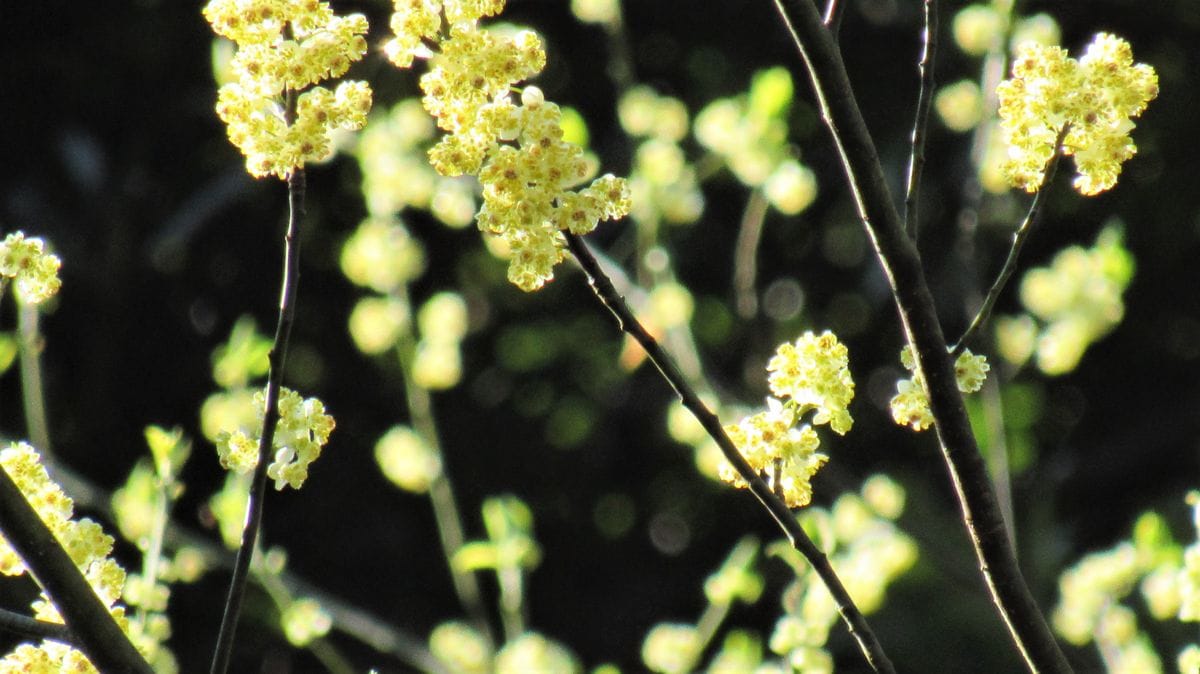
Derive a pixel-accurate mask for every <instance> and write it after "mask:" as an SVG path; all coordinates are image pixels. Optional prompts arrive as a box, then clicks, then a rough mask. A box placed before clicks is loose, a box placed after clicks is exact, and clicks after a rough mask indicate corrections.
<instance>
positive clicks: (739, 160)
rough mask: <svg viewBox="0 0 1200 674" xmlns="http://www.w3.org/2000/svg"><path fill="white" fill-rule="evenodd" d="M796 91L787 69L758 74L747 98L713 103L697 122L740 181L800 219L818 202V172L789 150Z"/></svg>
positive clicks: (699, 134) (706, 142)
mask: <svg viewBox="0 0 1200 674" xmlns="http://www.w3.org/2000/svg"><path fill="white" fill-rule="evenodd" d="M793 93H794V90H793V86H792V77H791V75H790V74H789V73H788V70H787V68H784V67H782V66H779V67H775V68H770V69H768V70H763V71H760V72H758V73H755V75H754V80H753V81H752V82H751V84H750V91H749V92H748V93H747V94H745V95H743V96H736V97H732V98H721V99H718V100H715V101H713V102H712V103H709V104H708V105H707V106H705V108H704V109H703V110H701V111H700V114H699V115H697V116H696V124H695V133H696V139H697V140H698V141H700V144H701V145H703V146H704V147H707V148H708V149H710V150H712V151H713V152H715V153H716V154H717V155H718V156H720V158H721V159H722V160H724V161H725V163H726V164H727V165H728V166H729V170H730V171H731V172H732V173H733V175H734V176H736V177H737V179H738V180H740V181H742V183H744V184H746V185H748V186H750V187H760V188H762V190H763V194H764V195H765V196H766V197H767V201H768V202H770V204H771V205H772V206H774V207H775V208H776V209H778V210H779V211H780V212H781V213H784V214H786V215H795V214H797V213H800V212H801V211H803V210H804V209H805V208H808V206H809V204H811V203H812V202H813V200H814V199H816V198H817V180H816V177H815V175H814V174H813V172H812V171H811V170H810V169H809V168H808V167H806V166H804V165H803V164H801V163H800V162H799V161H797V160H796V158H795V157H794V156H793V155H794V150H793V149H792V148H790V147H789V146H788V143H787V136H788V127H787V112H788V109H789V107H790V106H791V102H792V96H793Z"/></svg>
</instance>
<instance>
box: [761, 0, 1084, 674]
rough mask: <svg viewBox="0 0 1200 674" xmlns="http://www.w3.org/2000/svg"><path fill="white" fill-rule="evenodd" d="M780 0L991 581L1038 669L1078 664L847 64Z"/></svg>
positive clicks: (804, 5) (804, 17)
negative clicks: (968, 396)
mask: <svg viewBox="0 0 1200 674" xmlns="http://www.w3.org/2000/svg"><path fill="white" fill-rule="evenodd" d="M774 3H775V6H776V8H777V9H778V10H779V13H780V15H781V16H782V18H783V21H784V24H785V25H786V27H787V29H788V32H789V33H790V35H791V37H792V40H793V42H794V43H795V45H796V48H797V49H798V50H799V52H800V56H801V58H802V59H803V60H804V64H805V68H806V70H807V72H808V75H809V79H810V81H811V83H812V87H813V90H814V92H815V94H816V97H817V101H818V105H819V109H820V110H821V115H822V118H823V119H824V121H825V124H826V126H827V127H828V128H829V130H830V134H831V136H832V138H833V142H834V145H835V146H836V148H837V152H838V155H839V157H840V159H841V163H842V167H843V170H844V172H845V175H846V178H847V181H848V182H849V187H850V192H851V195H852V197H853V199H854V202H855V206H856V208H857V209H858V214H859V217H860V218H861V219H862V222H863V225H864V228H865V229H866V232H867V236H868V237H869V238H870V239H871V242H872V244H873V245H874V247H875V253H876V257H877V258H878V260H879V263H880V266H881V267H882V269H883V272H884V274H885V275H886V276H887V279H888V283H889V284H890V286H891V289H892V295H893V297H894V299H895V303H896V308H897V310H898V311H899V314H900V321H901V324H902V325H903V327H904V332H905V335H906V337H907V339H908V342H909V344H911V345H912V347H913V353H914V356H915V359H916V364H917V372H918V373H919V374H921V376H922V377H924V379H925V383H926V386H927V387H928V389H929V401H930V410H931V412H932V413H933V417H934V420H935V424H934V427H935V429H936V431H937V436H938V442H939V444H940V445H941V448H942V454H943V456H944V458H945V461H946V469H947V471H948V472H949V475H950V479H951V481H952V482H953V484H954V488H955V491H956V495H957V497H958V501H959V505H960V507H961V509H962V520H963V523H964V525H965V526H966V528H967V531H968V534H969V537H970V539H971V543H972V545H973V546H974V547H975V554H976V557H977V558H978V560H979V568H980V570H981V572H982V574H983V577H984V580H985V581H986V583H987V586H988V590H989V591H990V592H991V595H992V599H993V601H994V602H995V604H996V606H997V608H998V609H999V613H1000V615H1001V617H1002V618H1003V620H1004V622H1005V625H1006V626H1007V627H1008V630H1009V633H1010V635H1011V636H1012V638H1013V641H1014V643H1015V645H1016V646H1017V648H1018V650H1019V651H1020V653H1021V656H1022V657H1023V658H1024V659H1025V662H1026V664H1027V666H1028V667H1029V669H1030V670H1031V671H1035V672H1069V671H1071V667H1070V665H1069V664H1068V663H1067V660H1066V657H1064V655H1063V653H1062V651H1061V650H1060V649H1059V646H1058V643H1057V642H1056V641H1055V639H1054V635H1053V633H1052V632H1051V631H1050V628H1049V626H1048V625H1047V623H1046V619H1045V617H1044V616H1043V615H1042V612H1041V610H1040V609H1039V608H1038V605H1037V603H1036V602H1035V601H1034V600H1033V596H1032V594H1031V593H1030V591H1029V588H1028V586H1027V585H1026V584H1025V579H1024V577H1023V576H1022V574H1021V569H1020V567H1019V566H1018V565H1017V558H1016V552H1015V551H1014V549H1013V546H1012V542H1011V541H1010V540H1009V538H1008V535H1007V534H1006V533H1005V524H1004V516H1003V514H1002V513H1001V511H1000V507H999V505H998V503H997V501H996V496H995V492H994V490H993V488H992V483H991V480H990V479H989V478H988V475H987V468H986V466H985V464H984V462H983V458H982V456H981V455H980V452H979V446H978V445H977V444H976V442H975V436H974V433H973V431H972V429H971V424H970V421H969V420H968V419H967V413H966V408H965V406H964V404H963V399H962V394H961V393H959V391H958V386H957V383H956V380H955V376H954V367H953V364H952V361H951V359H950V357H949V350H948V349H947V347H946V339H945V336H944V335H943V334H942V328H941V325H940V324H939V321H938V315H937V311H936V309H935V307H934V303H933V295H932V294H931V292H930V290H929V285H928V284H927V283H926V281H925V276H924V271H923V270H922V268H921V260H920V257H919V255H918V254H917V249H916V246H915V244H914V242H913V240H912V239H911V238H910V237H909V236H908V234H907V233H906V232H905V230H904V224H903V222H902V220H901V217H900V214H899V212H897V210H896V207H895V205H894V203H893V202H892V197H891V192H890V190H889V189H888V186H887V182H886V178H885V177H884V173H883V166H882V165H881V164H880V161H879V155H878V152H877V150H876V149H875V144H874V141H872V139H871V136H870V134H869V133H868V131H867V127H866V123H865V122H864V120H863V117H862V111H861V110H860V109H859V107H858V103H857V101H856V100H855V98H854V91H853V89H852V87H851V86H850V78H849V76H848V75H847V74H846V67H845V63H844V62H843V61H842V58H841V54H840V53H839V51H838V48H837V45H836V44H835V43H834V40H833V37H832V36H831V35H830V34H829V31H827V30H826V29H825V25H824V24H823V22H822V18H821V16H820V14H818V12H817V9H816V7H815V6H814V5H813V3H812V2H811V1H810V0H774Z"/></svg>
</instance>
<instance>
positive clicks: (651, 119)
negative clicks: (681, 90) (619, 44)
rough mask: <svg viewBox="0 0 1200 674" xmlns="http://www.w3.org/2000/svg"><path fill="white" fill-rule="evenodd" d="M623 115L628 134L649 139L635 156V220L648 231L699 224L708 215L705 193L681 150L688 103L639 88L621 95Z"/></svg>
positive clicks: (632, 182)
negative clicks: (664, 225) (702, 215)
mask: <svg viewBox="0 0 1200 674" xmlns="http://www.w3.org/2000/svg"><path fill="white" fill-rule="evenodd" d="M617 115H618V117H619V118H620V120H621V127H622V128H624V129H625V131H626V133H628V134H629V135H631V136H635V137H641V138H645V140H643V141H642V143H641V144H640V145H638V147H637V149H636V150H635V151H634V157H633V172H632V173H631V174H630V176H629V191H630V193H631V194H632V198H633V204H634V206H633V211H632V213H631V215H632V216H633V218H634V219H635V220H637V221H638V222H639V223H640V224H642V225H646V226H653V225H657V224H658V223H659V222H667V223H671V224H687V223H692V222H695V221H696V220H697V219H698V218H699V217H700V213H701V212H702V211H703V210H704V193H703V192H702V191H701V190H700V181H699V178H698V177H697V175H696V169H695V167H693V166H692V165H691V164H690V163H689V162H688V160H687V157H686V156H685V155H684V152H683V148H681V147H680V145H679V143H680V142H681V141H682V140H683V139H684V138H686V137H687V134H688V127H689V124H688V111H687V107H686V106H685V105H684V104H683V101H681V100H679V99H677V98H671V97H669V96H659V95H658V94H657V93H655V91H654V90H653V89H651V88H650V87H647V86H637V87H633V88H631V89H629V91H627V92H625V93H624V94H623V95H622V96H621V100H620V101H618V103H617Z"/></svg>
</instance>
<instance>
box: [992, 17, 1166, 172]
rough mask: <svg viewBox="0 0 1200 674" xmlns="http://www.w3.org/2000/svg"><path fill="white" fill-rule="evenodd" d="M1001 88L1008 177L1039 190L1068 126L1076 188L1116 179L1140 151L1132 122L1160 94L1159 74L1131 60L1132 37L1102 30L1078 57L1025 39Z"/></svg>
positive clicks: (1066, 150) (1066, 143)
mask: <svg viewBox="0 0 1200 674" xmlns="http://www.w3.org/2000/svg"><path fill="white" fill-rule="evenodd" d="M997 94H998V96H999V99H1000V128H1001V133H1002V135H1003V138H1004V142H1005V144H1006V145H1007V146H1008V159H1007V161H1006V162H1005V164H1004V168H1003V170H1004V172H1005V174H1006V175H1007V176H1008V179H1009V182H1010V183H1011V184H1012V185H1013V186H1015V187H1020V188H1021V189H1024V190H1025V191H1027V192H1036V191H1037V190H1038V188H1039V187H1040V186H1041V183H1042V179H1043V177H1044V175H1045V171H1046V166H1047V164H1048V162H1049V161H1050V159H1051V157H1053V156H1054V154H1055V153H1056V152H1057V151H1058V150H1059V147H1058V145H1057V143H1058V138H1059V135H1060V134H1061V133H1062V132H1063V131H1064V129H1065V130H1066V135H1065V137H1064V138H1063V140H1062V152H1063V154H1066V155H1072V156H1074V158H1075V168H1076V171H1077V173H1078V176H1077V177H1076V178H1075V182H1074V184H1075V188H1076V189H1077V190H1079V192H1080V193H1081V194H1086V195H1093V194H1097V193H1099V192H1103V191H1104V190H1107V189H1109V188H1111V187H1112V186H1113V185H1115V184H1116V182H1117V176H1119V175H1120V173H1121V164H1122V163H1123V162H1124V161H1126V160H1127V159H1129V158H1130V157H1132V156H1133V155H1134V153H1135V152H1136V151H1137V146H1136V145H1134V143H1133V140H1132V139H1131V138H1130V137H1129V133H1130V131H1132V130H1133V127H1134V124H1133V121H1132V120H1133V119H1134V118H1136V117H1138V116H1139V115H1141V113H1142V111H1143V110H1145V109H1146V104H1147V103H1149V102H1150V100H1152V99H1153V98H1154V97H1155V96H1157V95H1158V75H1157V74H1156V73H1155V72H1154V68H1152V67H1150V66H1148V65H1146V64H1142V63H1139V64H1136V65H1135V64H1134V63H1133V51H1132V49H1131V48H1130V46H1129V43H1128V42H1126V41H1125V40H1122V39H1121V38H1119V37H1116V36H1113V35H1109V34H1107V33H1099V34H1097V35H1096V37H1095V39H1094V40H1093V41H1092V43H1091V44H1090V45H1088V48H1087V51H1086V52H1085V53H1084V55H1083V56H1082V57H1081V58H1079V59H1078V60H1076V59H1073V58H1071V57H1069V56H1068V55H1067V52H1066V50H1064V49H1062V48H1061V47H1046V46H1042V45H1040V44H1037V43H1034V42H1027V43H1025V44H1023V45H1021V47H1020V48H1019V49H1018V51H1017V57H1016V59H1015V60H1014V62H1013V69H1012V79H1009V80H1005V81H1004V82H1002V83H1001V84H1000V86H999V87H998V88H997Z"/></svg>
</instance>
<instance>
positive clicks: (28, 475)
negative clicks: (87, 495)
mask: <svg viewBox="0 0 1200 674" xmlns="http://www.w3.org/2000/svg"><path fill="white" fill-rule="evenodd" d="M0 468H2V469H3V470H4V471H5V472H7V473H8V475H9V477H11V478H12V480H13V482H15V483H16V484H17V487H18V488H20V490H21V493H22V494H23V495H24V496H25V499H26V500H27V501H29V504H30V505H31V506H33V509H34V510H35V511H37V513H38V516H39V517H41V519H42V521H43V522H45V523H46V526H47V527H48V528H49V529H50V531H52V532H53V533H54V536H55V538H57V539H58V541H59V543H61V544H62V546H63V549H64V550H66V552H67V554H68V555H69V556H70V557H71V561H73V562H74V563H75V565H76V566H77V567H79V569H80V571H82V572H83V574H84V577H85V578H87V581H88V583H89V584H90V585H91V586H92V589H93V590H95V592H96V595H97V596H98V597H100V599H101V600H102V601H103V602H104V604H105V605H106V606H108V607H109V610H110V611H111V612H112V615H113V617H114V618H116V620H117V623H118V624H119V625H120V626H121V628H122V629H124V630H126V631H128V629H129V623H128V620H127V619H126V618H125V608H124V607H123V606H119V605H116V602H117V600H118V599H120V598H121V592H122V590H123V588H124V587H125V570H124V569H122V568H121V567H120V565H118V564H117V563H116V562H115V561H113V560H112V559H110V558H109V557H108V555H109V553H111V552H112V547H113V538H112V536H109V535H108V534H106V533H104V530H103V529H101V528H100V525H99V524H97V523H95V522H93V521H92V520H90V519H87V518H83V519H75V517H74V509H75V508H74V503H73V502H72V500H71V498H70V497H68V496H67V495H66V494H65V493H63V490H62V488H61V487H59V486H58V485H57V484H55V483H54V481H52V480H51V479H50V476H49V474H48V473H47V472H46V468H45V466H43V465H42V460H41V456H40V455H39V454H38V452H37V450H35V449H34V448H33V447H31V446H30V445H28V444H26V443H24V442H20V443H12V444H11V445H9V447H8V448H7V449H5V450H3V451H0ZM26 571H27V568H26V566H25V563H24V562H23V561H22V560H21V558H20V557H19V556H18V555H17V553H16V551H15V550H13V549H12V548H11V547H10V546H9V544H8V542H7V541H5V540H4V537H3V536H0V573H3V574H4V575H7V576H16V575H21V574H23V573H25V572H26ZM33 609H34V617H36V618H37V619H38V620H45V621H49V622H57V623H61V622H63V620H62V617H61V616H60V615H59V613H58V610H57V609H56V608H55V607H54V605H53V604H51V603H50V601H49V600H48V599H47V598H46V596H45V595H44V594H43V595H42V598H41V599H39V600H37V601H35V602H34V603H33ZM0 671H4V672H38V673H41V672H46V673H49V672H81V673H82V674H88V673H94V672H96V669H95V667H93V666H92V664H91V662H89V661H88V659H87V657H86V656H84V654H83V653H81V652H80V651H77V650H75V649H73V648H71V647H70V646H67V645H65V644H61V643H56V642H52V641H44V642H42V644H41V645H38V646H33V645H31V644H24V645H21V646H19V647H17V649H16V650H14V651H13V652H11V653H9V654H8V655H7V656H5V657H4V659H3V660H0Z"/></svg>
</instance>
